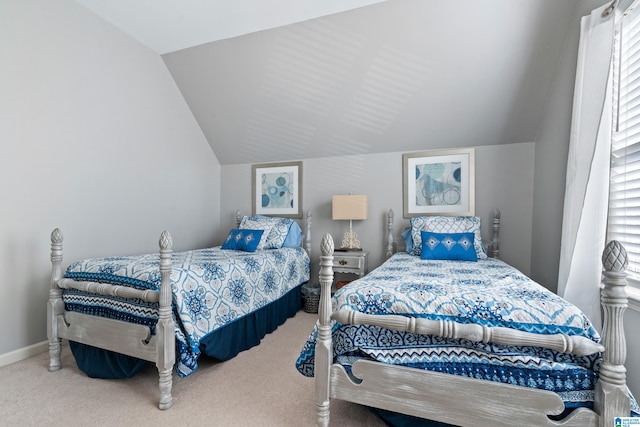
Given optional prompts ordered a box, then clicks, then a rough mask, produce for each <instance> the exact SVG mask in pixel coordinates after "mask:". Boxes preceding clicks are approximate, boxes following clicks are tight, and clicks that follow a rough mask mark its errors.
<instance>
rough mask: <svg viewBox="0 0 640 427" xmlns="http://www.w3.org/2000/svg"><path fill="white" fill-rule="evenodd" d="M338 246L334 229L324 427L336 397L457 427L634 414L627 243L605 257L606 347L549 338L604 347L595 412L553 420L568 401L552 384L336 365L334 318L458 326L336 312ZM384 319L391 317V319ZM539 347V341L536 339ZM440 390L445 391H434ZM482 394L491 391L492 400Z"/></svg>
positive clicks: (321, 367) (566, 346) (319, 367)
mask: <svg viewBox="0 0 640 427" xmlns="http://www.w3.org/2000/svg"><path fill="white" fill-rule="evenodd" d="M498 218H499V217H498ZM333 249H334V243H333V239H332V238H331V235H329V234H325V235H324V236H323V238H322V242H321V252H322V255H321V257H320V286H321V297H320V305H319V310H318V316H319V318H318V337H317V342H316V351H315V362H314V363H315V364H314V372H315V401H316V415H317V425H318V426H325V427H326V426H328V425H329V417H330V399H331V398H339V399H343V400H347V401H351V402H355V403H360V404H363V405H368V406H373V407H378V408H382V409H387V410H390V411H395V412H401V413H405V414H411V415H415V416H418V417H425V418H430V419H433V420H436V421H441V422H448V423H453V424H457V425H512V422H513V419H512V416H513V414H514V413H517V420H518V421H522V420H529V421H530V422H532V423H533V424H531V425H550V426H551V425H564V426H581V427H582V426H593V427H595V426H600V427H604V426H609V425H613V422H614V418H615V417H620V416H628V414H629V411H630V402H629V395H628V389H627V386H626V370H625V367H624V363H625V359H626V341H625V335H624V325H623V315H624V311H625V309H626V307H627V304H628V298H627V294H626V290H625V286H626V284H627V283H626V279H625V277H626V273H625V269H626V267H627V263H628V261H627V254H626V251H625V250H624V248H623V247H622V245H621V244H620V243H618V242H616V241H612V242H610V243H609V244H608V245H607V247H606V248H605V250H604V252H603V255H602V261H603V266H604V273H603V275H604V279H603V284H604V288H603V290H602V292H601V302H602V307H603V313H604V325H603V330H602V344H604V348H603V347H602V346H599V345H595V346H594V345H591V344H589V343H587V344H588V345H587V347H585V348H584V349H582V348H581V349H580V350H578V348H579V347H581V345H577V346H574V344H575V343H571V342H570V341H571V340H572V339H569V340H568V341H567V337H564V336H558V337H555V338H553V339H552V340H555V342H554V343H550V344H548V345H549V346H550V348H557V349H558V350H560V351H567V350H570V349H571V347H572V346H573V347H574V348H573V349H574V352H575V353H582V352H586V353H592V352H594V351H602V357H603V362H602V366H601V369H600V378H599V380H598V382H597V383H596V388H595V393H594V410H590V409H586V408H580V409H578V410H576V411H574V412H573V413H572V414H571V415H570V416H568V417H566V418H564V419H563V420H561V421H553V420H551V419H549V418H548V417H547V416H548V415H557V414H559V413H561V412H562V410H563V408H564V406H563V403H562V400H561V399H560V398H559V397H558V395H556V394H555V393H553V392H549V391H545V390H537V389H528V388H526V387H518V386H512V385H508V384H500V383H491V382H487V381H480V380H475V379H471V378H462V377H457V376H455V375H448V374H441V373H436V372H429V371H417V370H415V369H412V368H406V367H400V366H394V365H385V364H382V363H379V362H372V361H358V362H356V363H355V364H354V366H353V369H352V371H353V374H354V375H355V376H356V377H357V378H358V379H359V380H358V381H356V382H354V381H353V379H352V378H351V377H350V376H349V375H347V373H346V371H345V370H344V368H342V367H341V366H340V365H336V364H333V353H332V336H331V318H332V317H333V318H336V319H337V320H338V321H339V322H340V323H343V324H360V323H368V324H376V325H378V326H381V327H386V328H391V329H400V330H415V331H417V332H419V333H421V332H425V333H438V330H442V332H443V333H445V335H446V333H447V332H448V333H450V334H453V336H455V335H456V333H457V332H456V330H455V328H453V327H450V325H449V326H447V325H442V324H440V323H438V322H422V321H418V322H416V321H414V320H413V319H409V320H408V319H406V318H404V317H402V318H399V316H367V315H364V314H354V313H353V312H346V313H332V308H331V285H332V282H333ZM383 317H386V318H387V320H389V321H387V322H385V321H384V319H382V318H383ZM422 328H424V330H423V329H422ZM480 328H481V327H480ZM447 329H448V331H447ZM476 329H477V328H476ZM434 331H435V332H434ZM460 331H461V333H462V332H464V333H465V334H466V333H467V332H468V333H469V334H472V335H473V334H475V335H478V334H480V336H482V335H483V334H486V333H487V332H486V331H485V330H484V329H483V328H481V330H479V331H475V332H474V331H472V330H471V329H469V330H468V331H464V330H462V329H461V330H460ZM509 334H511V333H509ZM509 334H508V335H509ZM507 338H508V339H509V340H511V339H512V338H513V337H511V336H507ZM520 338H522V337H521V336H517V337H516V339H520ZM534 341H536V342H537V341H539V339H538V338H534ZM533 345H537V344H535V343H533ZM433 390H438V391H437V393H433ZM461 396H462V397H461ZM482 396H485V397H486V396H492V397H491V398H489V399H487V398H483V397H482ZM452 402H458V403H460V405H459V406H460V408H459V411H452V410H451V409H452V406H451V405H452ZM523 417H524V418H523ZM525 424H526V423H525Z"/></svg>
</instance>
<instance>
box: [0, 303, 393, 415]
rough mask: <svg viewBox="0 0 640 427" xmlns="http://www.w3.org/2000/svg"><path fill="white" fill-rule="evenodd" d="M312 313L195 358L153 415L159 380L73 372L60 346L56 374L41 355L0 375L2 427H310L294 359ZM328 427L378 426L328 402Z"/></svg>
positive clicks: (360, 411)
mask: <svg viewBox="0 0 640 427" xmlns="http://www.w3.org/2000/svg"><path fill="white" fill-rule="evenodd" d="M316 318H317V315H316V314H308V313H305V312H304V311H299V312H298V313H297V314H296V316H295V317H293V318H291V319H289V320H287V322H286V323H285V324H284V325H282V326H280V327H279V328H278V329H277V330H276V331H275V332H273V333H272V334H269V335H267V336H266V337H265V338H264V339H263V340H262V343H261V344H260V345H259V346H257V347H254V348H252V349H250V350H247V351H244V352H242V353H240V354H239V355H238V356H237V357H235V358H234V359H232V360H229V361H227V362H223V363H217V362H215V361H213V360H211V359H208V358H206V357H202V358H201V359H200V361H199V362H200V363H199V364H200V367H199V368H198V370H197V371H196V372H195V373H194V374H193V375H191V376H190V377H187V378H179V377H177V376H176V375H174V380H173V402H174V403H173V407H172V408H171V409H169V410H168V411H160V410H159V409H158V408H157V403H158V375H157V370H156V369H155V368H154V367H149V368H147V369H145V370H144V371H142V372H141V373H139V374H138V375H136V376H135V377H134V378H131V379H125V380H101V379H92V378H89V377H87V376H86V375H85V374H84V373H82V372H81V371H80V370H78V368H77V367H76V364H75V361H74V359H73V356H72V355H71V352H70V350H69V347H68V346H67V345H64V347H63V353H62V354H63V357H62V366H63V367H62V369H61V370H60V371H57V372H49V371H48V370H47V366H48V363H49V360H48V358H49V355H48V353H42V354H40V355H38V356H34V357H32V358H30V359H27V360H23V361H21V362H17V363H14V364H12V365H9V366H4V367H2V368H0V425H3V426H44V425H46V426H92V427H93V426H114V425H126V426H150V425H162V426H164V425H180V426H205V425H206V426H296V427H297V426H313V425H315V403H314V388H313V379H311V378H307V377H304V376H302V375H300V374H299V373H298V371H297V370H296V369H295V360H296V358H297V357H298V353H299V352H300V349H301V348H302V345H303V344H304V342H305V340H306V339H307V337H308V335H309V333H310V332H311V330H312V328H313V324H314V322H315V320H316ZM331 425H333V426H372V427H373V426H384V423H383V422H382V421H381V420H380V419H379V418H377V417H376V416H375V415H373V414H372V413H371V412H370V411H369V410H368V409H366V408H364V407H361V406H358V405H355V404H352V403H348V402H343V401H338V400H334V401H333V402H332V405H331Z"/></svg>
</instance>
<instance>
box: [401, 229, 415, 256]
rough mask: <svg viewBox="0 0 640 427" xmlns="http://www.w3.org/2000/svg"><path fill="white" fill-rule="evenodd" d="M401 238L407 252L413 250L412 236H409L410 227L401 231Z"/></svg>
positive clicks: (409, 252)
mask: <svg viewBox="0 0 640 427" xmlns="http://www.w3.org/2000/svg"><path fill="white" fill-rule="evenodd" d="M402 239H403V240H404V246H405V250H406V251H407V253H408V254H411V252H413V238H412V237H411V228H407V229H406V230H404V231H403V232H402Z"/></svg>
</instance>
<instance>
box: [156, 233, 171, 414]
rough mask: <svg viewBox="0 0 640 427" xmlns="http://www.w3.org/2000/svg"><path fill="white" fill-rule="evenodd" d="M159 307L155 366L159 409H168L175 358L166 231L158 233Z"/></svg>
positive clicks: (169, 263)
mask: <svg viewBox="0 0 640 427" xmlns="http://www.w3.org/2000/svg"><path fill="white" fill-rule="evenodd" d="M159 244H160V275H161V278H162V281H161V284H160V308H159V312H158V323H157V326H156V339H157V341H156V345H157V346H156V354H157V356H156V357H157V359H156V366H157V367H158V373H159V374H160V403H159V405H158V407H159V408H160V409H163V410H164V409H169V408H170V407H171V405H172V404H173V399H172V397H171V387H172V385H173V378H172V375H173V364H174V363H175V360H176V355H175V353H176V345H175V339H176V337H175V330H174V323H173V316H172V314H171V302H172V300H173V293H172V292H171V254H172V250H171V247H172V246H173V241H172V239H171V235H170V234H169V232H167V231H163V232H162V234H161V235H160V241H159Z"/></svg>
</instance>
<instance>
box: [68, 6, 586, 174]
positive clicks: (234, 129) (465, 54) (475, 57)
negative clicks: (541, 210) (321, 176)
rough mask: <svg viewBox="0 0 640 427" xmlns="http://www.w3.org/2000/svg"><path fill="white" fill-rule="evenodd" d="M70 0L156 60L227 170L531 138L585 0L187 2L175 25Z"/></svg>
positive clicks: (129, 9)
mask: <svg viewBox="0 0 640 427" xmlns="http://www.w3.org/2000/svg"><path fill="white" fill-rule="evenodd" d="M76 1H78V2H79V3H82V4H84V5H85V6H87V7H88V8H90V9H91V10H93V11H94V12H96V13H98V14H101V15H102V16H103V17H105V19H107V20H109V21H111V22H112V23H113V24H114V25H115V26H117V27H119V28H120V29H122V30H123V31H125V32H127V33H128V34H130V35H131V36H133V37H135V38H137V39H138V40H140V41H141V42H142V43H145V44H147V45H148V46H150V47H151V48H152V49H154V50H155V51H156V52H158V53H159V54H161V55H162V58H163V60H164V62H165V64H166V65H167V67H168V69H169V71H170V72H171V74H172V76H173V78H174V79H175V81H176V83H177V85H178V87H179V89H180V91H181V92H182V94H183V96H184V99H185V100H186V102H187V103H188V105H189V107H190V108H191V111H192V112H193V114H194V116H195V118H196V120H197V121H198V123H199V125H200V127H201V129H202V131H203V132H204V134H205V136H206V137H207V139H208V141H209V144H210V145H211V147H212V149H213V150H214V152H215V154H216V156H217V158H218V160H219V161H220V163H221V164H223V165H225V164H239V163H252V162H267V161H284V160H294V159H302V158H314V157H326V156H339V155H351V154H365V153H379V152H392V151H416V150H425V149H432V148H451V147H463V146H478V145H490V144H505V143H517V142H530V141H535V140H536V136H537V132H538V128H539V126H540V121H541V118H542V115H543V111H544V108H545V101H546V99H547V97H548V95H549V93H548V91H549V88H550V87H551V82H552V79H553V78H554V73H555V71H556V64H557V63H558V60H559V58H560V55H561V54H562V52H563V49H567V48H571V49H576V48H577V46H565V44H566V39H567V35H568V34H569V31H577V28H574V26H576V25H578V21H577V19H576V16H574V15H575V13H576V6H577V4H578V1H579V0H562V1H558V0H518V1H513V0H482V1H478V0H457V1H455V2H446V1H435V0H389V1H377V2H376V1H364V0H362V1H350V2H340V1H334V2H333V4H332V2H321V1H317V0H315V1H314V0H307V1H306V2H298V1H295V0H291V1H285V0H279V2H278V3H279V5H280V7H281V9H278V7H274V2H255V6H252V5H250V4H249V3H248V2H246V1H240V2H238V0H236V1H235V2H234V1H232V0H217V1H215V2H205V1H196V0H192V1H190V2H187V3H183V2H169V3H175V4H177V5H180V6H183V5H185V6H184V7H183V9H181V10H176V11H169V12H170V16H171V13H173V16H174V18H173V20H172V19H169V20H168V21H167V20H165V18H162V16H163V15H162V14H160V13H154V8H157V7H158V4H163V3H162V2H160V3H157V2H156V1H153V0H147V1H136V2H129V1H126V0H120V1H119V2H115V3H114V2H113V1H112V0H76ZM156 3H157V4H156ZM267 3H268V4H269V7H268V8H267V7H266V6H265V5H266V4H267ZM321 3H326V5H325V6H326V7H325V8H324V9H320V8H317V7H315V6H317V5H318V4H321ZM109 4H111V5H113V4H120V6H121V9H120V10H118V11H116V12H114V11H113V10H102V11H101V9H100V7H101V6H102V7H103V9H104V8H106V9H108V8H107V7H106V5H109ZM141 4H144V6H145V7H147V8H148V9H145V10H142V9H137V6H140V5H141ZM203 4H208V5H209V6H211V4H215V5H218V6H220V8H219V9H218V10H217V11H214V12H212V11H211V9H210V10H209V12H208V13H209V14H211V15H209V17H210V18H211V19H210V20H209V19H207V15H206V13H204V12H202V11H201V12H200V13H198V9H197V8H196V7H197V6H202V5H203ZM285 4H288V6H289V7H288V8H287V7H285ZM294 4H297V5H298V7H297V8H296V7H295V6H293V5H294ZM340 4H341V5H342V8H341V7H339V6H340ZM123 5H124V6H123ZM136 5H137V6H136ZM186 5H190V6H186ZM234 5H235V6H234ZM125 6H126V7H125ZM223 6H224V7H223ZM330 6H335V7H333V8H332V7H330ZM314 7H315V9H314ZM305 8H306V9H305ZM112 9H113V8H112ZM303 9H304V10H303ZM312 9H314V10H312ZM282 10H287V11H288V12H287V13H284V12H282ZM292 11H293V12H295V13H291V12H292ZM140 12H142V19H141V23H140V24H137V23H136V20H135V16H136V14H139V13H140ZM312 12H313V13H312ZM336 12H339V13H336ZM214 16H215V19H213V17H214ZM263 17H264V20H262V18H263ZM274 17H275V18H274ZM174 21H175V22H178V23H181V24H186V25H185V26H186V27H187V28H186V29H184V28H183V29H180V28H178V27H177V26H175V27H174V26H172V25H170V24H168V23H167V22H174ZM209 21H211V25H210V26H211V27H216V28H217V27H221V28H217V29H218V30H219V31H218V32H217V33H216V32H211V33H209V34H205V33H206V31H204V30H198V28H200V24H202V23H205V24H207V23H208V22H209ZM297 21H300V22H297ZM143 27H144V31H143ZM204 27H207V25H205V26H204ZM222 27H224V28H222ZM159 34H160V35H162V36H163V37H159V36H158V35H159Z"/></svg>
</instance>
